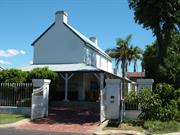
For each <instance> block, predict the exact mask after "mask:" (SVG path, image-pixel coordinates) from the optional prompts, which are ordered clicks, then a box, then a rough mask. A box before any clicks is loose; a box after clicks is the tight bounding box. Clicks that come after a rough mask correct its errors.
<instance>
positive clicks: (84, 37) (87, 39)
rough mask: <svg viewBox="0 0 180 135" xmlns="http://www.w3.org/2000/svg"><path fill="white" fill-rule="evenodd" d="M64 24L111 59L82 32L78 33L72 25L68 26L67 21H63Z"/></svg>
mask: <svg viewBox="0 0 180 135" xmlns="http://www.w3.org/2000/svg"><path fill="white" fill-rule="evenodd" d="M64 24H65V26H67V27H69V28H70V29H71V30H72V31H73V32H74V33H76V34H77V35H78V36H79V37H80V38H81V39H82V40H83V41H84V42H86V43H88V44H89V45H91V46H92V47H93V48H94V49H97V50H98V51H99V52H100V53H102V54H103V55H104V56H105V57H106V58H108V59H110V60H111V57H110V56H109V55H108V54H106V53H105V52H104V51H103V50H102V49H101V48H100V47H99V46H98V45H96V44H95V43H94V42H92V41H91V40H90V39H89V38H87V37H86V36H84V35H83V34H82V33H80V32H79V31H77V30H76V29H75V28H73V27H72V26H70V25H69V24H67V23H64Z"/></svg>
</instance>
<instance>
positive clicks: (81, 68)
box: [21, 63, 132, 82]
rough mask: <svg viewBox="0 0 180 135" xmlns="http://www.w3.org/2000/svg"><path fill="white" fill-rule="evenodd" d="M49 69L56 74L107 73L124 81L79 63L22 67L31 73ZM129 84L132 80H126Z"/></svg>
mask: <svg viewBox="0 0 180 135" xmlns="http://www.w3.org/2000/svg"><path fill="white" fill-rule="evenodd" d="M43 67H47V68H48V69H49V70H52V71H55V72H105V73H108V74H111V75H113V76H115V77H116V78H119V79H122V76H119V75H116V74H114V73H110V72H107V71H104V70H102V69H99V68H96V67H94V66H90V65H87V64H85V63H77V64H32V65H28V66H25V67H22V68H21V70H24V71H31V70H33V69H34V68H43ZM125 80H126V81H127V82H132V81H131V80H130V79H128V78H125Z"/></svg>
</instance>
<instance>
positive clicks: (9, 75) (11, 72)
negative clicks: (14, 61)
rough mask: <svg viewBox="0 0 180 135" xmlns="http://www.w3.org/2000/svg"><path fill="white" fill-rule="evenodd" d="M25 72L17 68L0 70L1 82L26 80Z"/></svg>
mask: <svg viewBox="0 0 180 135" xmlns="http://www.w3.org/2000/svg"><path fill="white" fill-rule="evenodd" d="M27 74H28V73H27V72H25V71H21V70H18V69H7V70H2V71H0V82H1V83H22V82H26V80H27Z"/></svg>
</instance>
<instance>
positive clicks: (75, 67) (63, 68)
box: [21, 63, 101, 72]
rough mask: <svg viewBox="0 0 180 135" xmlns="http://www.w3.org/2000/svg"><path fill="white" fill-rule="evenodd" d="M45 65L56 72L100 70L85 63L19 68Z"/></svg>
mask: <svg viewBox="0 0 180 135" xmlns="http://www.w3.org/2000/svg"><path fill="white" fill-rule="evenodd" d="M43 67H47V68H49V69H50V70H52V71H56V72H58V71H59V72H75V71H101V70H100V69H97V68H96V67H93V66H89V65H86V64H84V63H79V64H37V65H36V64H33V65H29V66H25V67H22V68H21V70H24V71H30V70H33V69H34V68H43Z"/></svg>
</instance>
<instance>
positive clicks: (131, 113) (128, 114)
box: [124, 110, 140, 120]
mask: <svg viewBox="0 0 180 135" xmlns="http://www.w3.org/2000/svg"><path fill="white" fill-rule="evenodd" d="M139 114H140V110H126V111H125V116H124V118H125V119H131V120H135V119H137V118H138V115H139Z"/></svg>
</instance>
